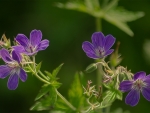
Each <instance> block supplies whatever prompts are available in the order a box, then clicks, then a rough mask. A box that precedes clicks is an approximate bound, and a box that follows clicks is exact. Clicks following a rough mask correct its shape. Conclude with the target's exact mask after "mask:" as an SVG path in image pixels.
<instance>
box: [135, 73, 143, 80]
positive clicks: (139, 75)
mask: <svg viewBox="0 0 150 113" xmlns="http://www.w3.org/2000/svg"><path fill="white" fill-rule="evenodd" d="M145 77H146V73H145V72H144V71H140V72H137V73H135V74H134V80H137V79H144V78H145Z"/></svg>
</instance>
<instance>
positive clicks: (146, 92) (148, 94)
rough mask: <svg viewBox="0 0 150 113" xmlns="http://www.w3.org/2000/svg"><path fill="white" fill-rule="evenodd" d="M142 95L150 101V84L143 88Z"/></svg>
mask: <svg viewBox="0 0 150 113" xmlns="http://www.w3.org/2000/svg"><path fill="white" fill-rule="evenodd" d="M142 95H143V96H144V98H145V99H146V100H148V101H150V86H148V87H143V88H142Z"/></svg>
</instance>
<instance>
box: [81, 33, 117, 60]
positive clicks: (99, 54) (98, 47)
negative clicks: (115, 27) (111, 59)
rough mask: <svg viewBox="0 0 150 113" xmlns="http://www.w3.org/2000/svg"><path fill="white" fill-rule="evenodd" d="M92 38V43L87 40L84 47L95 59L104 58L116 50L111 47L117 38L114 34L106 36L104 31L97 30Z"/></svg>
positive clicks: (87, 53)
mask: <svg viewBox="0 0 150 113" xmlns="http://www.w3.org/2000/svg"><path fill="white" fill-rule="evenodd" d="M91 39H92V43H90V42H88V41H85V42H83V44H82V49H83V50H84V52H85V53H86V55H87V56H88V57H90V58H93V59H98V58H103V57H105V56H107V55H110V54H111V53H112V52H113V51H114V50H113V49H110V48H111V47H112V46H113V44H114V43H115V40H116V39H115V38H114V37H113V36H112V35H107V36H106V37H105V36H104V35H103V33H102V32H95V33H93V35H92V38H91Z"/></svg>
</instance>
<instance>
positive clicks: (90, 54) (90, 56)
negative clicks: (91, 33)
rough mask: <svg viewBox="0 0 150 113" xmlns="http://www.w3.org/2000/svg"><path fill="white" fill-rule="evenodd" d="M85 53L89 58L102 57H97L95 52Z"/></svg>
mask: <svg viewBox="0 0 150 113" xmlns="http://www.w3.org/2000/svg"><path fill="white" fill-rule="evenodd" d="M86 55H87V56H88V57H89V58H93V59H98V58H102V57H97V56H96V55H95V54H92V53H86Z"/></svg>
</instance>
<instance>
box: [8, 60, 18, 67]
mask: <svg viewBox="0 0 150 113" xmlns="http://www.w3.org/2000/svg"><path fill="white" fill-rule="evenodd" d="M8 66H9V67H12V68H15V67H19V64H18V62H16V61H12V62H9V63H8Z"/></svg>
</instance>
